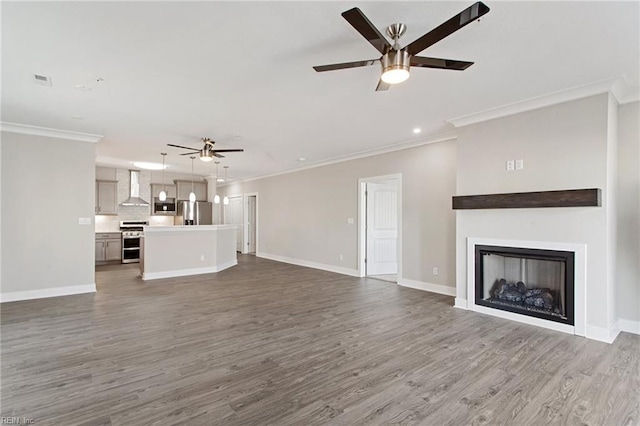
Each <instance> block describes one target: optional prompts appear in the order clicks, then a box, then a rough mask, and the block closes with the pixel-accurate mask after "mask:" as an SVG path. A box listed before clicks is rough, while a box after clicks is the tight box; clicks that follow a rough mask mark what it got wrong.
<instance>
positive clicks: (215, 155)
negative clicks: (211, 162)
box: [213, 152, 224, 158]
mask: <svg viewBox="0 0 640 426" xmlns="http://www.w3.org/2000/svg"><path fill="white" fill-rule="evenodd" d="M213 155H214V157H218V158H224V155H221V154H218V153H217V152H213Z"/></svg>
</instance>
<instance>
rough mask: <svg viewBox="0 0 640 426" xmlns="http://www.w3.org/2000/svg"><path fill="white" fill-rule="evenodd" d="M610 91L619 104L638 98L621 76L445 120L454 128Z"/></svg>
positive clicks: (633, 89) (635, 91) (636, 93)
mask: <svg viewBox="0 0 640 426" xmlns="http://www.w3.org/2000/svg"><path fill="white" fill-rule="evenodd" d="M603 93H611V94H613V96H614V97H615V98H616V100H617V101H618V103H619V104H625V103H629V102H634V101H637V100H638V99H639V94H638V90H637V89H635V88H633V87H632V86H631V85H630V84H629V83H628V80H627V79H626V78H625V77H624V76H623V77H619V78H615V79H608V80H602V81H598V82H595V83H591V84H587V85H584V86H577V87H573V88H571V89H567V90H561V91H558V92H553V93H549V94H547V95H543V96H538V97H535V98H530V99H525V100H523V101H518V102H514V103H511V104H507V105H503V106H500V107H497V108H491V109H487V110H484V111H480V112H475V113H472V114H468V115H463V116H460V117H454V118H451V119H449V120H446V121H447V123H450V124H452V125H453V126H455V127H456V128H458V127H464V126H468V125H470V124H476V123H481V122H484V121H489V120H493V119H496V118H501V117H506V116H509V115H514V114H519V113H522V112H527V111H532V110H535V109H539V108H544V107H548V106H552V105H556V104H561V103H564V102H569V101H574V100H577V99H582V98H587V97H589V96H594V95H599V94H603Z"/></svg>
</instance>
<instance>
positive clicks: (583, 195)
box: [453, 188, 602, 210]
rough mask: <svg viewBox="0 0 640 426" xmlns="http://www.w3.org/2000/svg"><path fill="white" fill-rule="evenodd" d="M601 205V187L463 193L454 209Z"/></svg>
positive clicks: (456, 198)
mask: <svg viewBox="0 0 640 426" xmlns="http://www.w3.org/2000/svg"><path fill="white" fill-rule="evenodd" d="M601 205H602V201H601V190H600V189H599V188H590V189H569V190H564V191H539V192H511V193H506V194H485V195H462V196H454V197H453V209H454V210H466V209H526V208H538V207H600V206H601Z"/></svg>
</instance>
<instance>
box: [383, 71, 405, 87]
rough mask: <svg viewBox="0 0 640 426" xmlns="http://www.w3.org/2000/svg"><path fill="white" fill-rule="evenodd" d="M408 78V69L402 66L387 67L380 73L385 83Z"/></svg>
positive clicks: (395, 82) (399, 81)
mask: <svg viewBox="0 0 640 426" xmlns="http://www.w3.org/2000/svg"><path fill="white" fill-rule="evenodd" d="M408 78H409V70H408V69H404V68H396V69H388V70H386V71H385V72H384V73H382V77H381V79H382V81H384V82H385V83H387V84H398V83H402V82H403V81H405V80H406V79H408Z"/></svg>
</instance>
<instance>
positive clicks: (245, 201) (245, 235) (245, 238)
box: [241, 192, 259, 255]
mask: <svg viewBox="0 0 640 426" xmlns="http://www.w3.org/2000/svg"><path fill="white" fill-rule="evenodd" d="M249 197H256V218H255V220H256V251H255V252H254V253H255V254H256V255H257V254H258V241H259V240H258V223H259V221H258V193H257V192H247V193H246V194H242V210H243V212H242V222H243V223H242V227H243V232H242V252H241V253H244V254H246V253H249V250H248V249H247V246H248V242H249Z"/></svg>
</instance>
